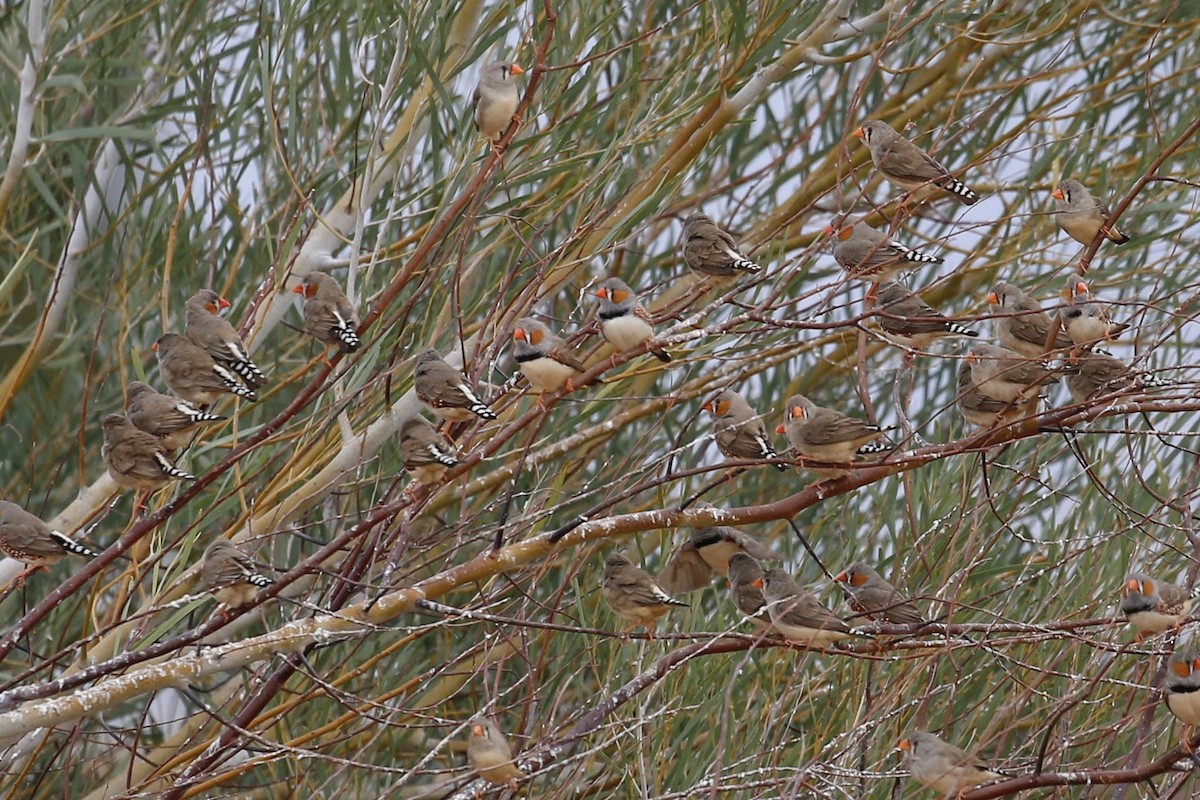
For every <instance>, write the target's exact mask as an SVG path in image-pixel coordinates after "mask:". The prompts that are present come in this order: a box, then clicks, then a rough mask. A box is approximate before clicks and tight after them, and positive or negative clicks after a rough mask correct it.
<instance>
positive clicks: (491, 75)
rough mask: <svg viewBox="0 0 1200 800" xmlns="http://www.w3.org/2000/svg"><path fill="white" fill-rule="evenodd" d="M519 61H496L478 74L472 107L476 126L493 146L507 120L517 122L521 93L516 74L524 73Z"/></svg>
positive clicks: (501, 136) (502, 136)
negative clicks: (516, 62) (518, 88)
mask: <svg viewBox="0 0 1200 800" xmlns="http://www.w3.org/2000/svg"><path fill="white" fill-rule="evenodd" d="M524 74H525V70H524V69H522V67H521V65H520V64H514V63H512V62H509V61H496V62H494V63H491V64H488V65H487V66H486V67H484V68H483V69H482V70H481V71H480V73H479V84H478V85H477V86H476V87H475V95H474V97H473V98H472V100H471V105H472V106H473V107H474V109H475V127H476V128H477V129H479V132H480V133H482V134H483V135H484V136H486V137H488V139H490V140H491V142H492V144H493V145H495V144H496V143H497V142H499V141H500V140H501V139H502V138H504V132H505V131H506V130H508V126H509V123H511V122H517V123H520V121H521V120H520V119H518V118H517V117H516V113H517V106H518V105H519V104H520V102H521V94H520V92H519V91H518V90H517V81H516V77H517V76H518V75H524Z"/></svg>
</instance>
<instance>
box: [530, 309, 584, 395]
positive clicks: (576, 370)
mask: <svg viewBox="0 0 1200 800" xmlns="http://www.w3.org/2000/svg"><path fill="white" fill-rule="evenodd" d="M513 357H514V358H515V359H516V361H517V367H518V368H519V369H520V370H521V374H522V375H524V376H525V378H526V379H527V380H528V381H529V385H530V386H532V387H533V388H534V389H537V390H538V392H541V393H543V394H544V393H545V392H554V391H558V390H559V389H561V388H563V387H564V386H566V387H567V391H568V392H573V391H575V383H574V381H575V379H576V378H578V377H579V376H580V375H581V374H583V373H584V372H586V371H587V367H585V366H584V365H583V363H582V362H580V361H579V359H578V358H576V357H575V356H574V355H573V354H572V353H571V351H570V349H569V348H568V347H567V343H566V342H564V341H563V340H562V339H560V338H558V337H557V336H555V335H554V333H552V332H551V330H550V329H549V328H547V327H546V326H545V325H543V324H542V323H540V322H538V321H537V320H536V319H532V318H530V317H521V318H520V319H519V320H517V324H516V326H515V327H514V328H513ZM539 403H540V400H539Z"/></svg>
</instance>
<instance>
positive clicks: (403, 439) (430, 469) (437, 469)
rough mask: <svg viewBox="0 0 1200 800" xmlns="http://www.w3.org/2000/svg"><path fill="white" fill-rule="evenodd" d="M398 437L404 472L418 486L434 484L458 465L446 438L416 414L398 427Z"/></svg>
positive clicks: (456, 457)
mask: <svg viewBox="0 0 1200 800" xmlns="http://www.w3.org/2000/svg"><path fill="white" fill-rule="evenodd" d="M399 435H400V458H401V459H403V460H404V470H405V472H410V473H412V476H413V480H415V481H416V482H417V483H436V482H438V481H440V480H441V479H442V477H443V476H444V475H445V474H446V470H448V469H449V468H450V467H454V466H457V465H458V456H457V455H456V454H455V453H454V451H453V450H452V449H451V447H450V446H449V444H448V443H447V442H446V439H445V437H443V436H442V435H441V434H440V433H438V432H437V431H436V430H434V428H433V426H432V425H430V424H429V423H428V422H427V421H426V420H425V418H424V417H422V416H420V415H419V414H418V415H414V416H411V417H409V418H408V419H406V420H404V422H402V423H401V424H400V434H399Z"/></svg>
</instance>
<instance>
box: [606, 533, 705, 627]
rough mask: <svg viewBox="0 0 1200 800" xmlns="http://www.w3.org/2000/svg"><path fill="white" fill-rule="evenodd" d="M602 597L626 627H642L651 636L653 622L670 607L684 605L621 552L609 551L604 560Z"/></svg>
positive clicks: (660, 617) (662, 615)
mask: <svg viewBox="0 0 1200 800" xmlns="http://www.w3.org/2000/svg"><path fill="white" fill-rule="evenodd" d="M602 591H603V594H604V599H605V600H606V601H608V607H609V608H611V609H612V610H613V613H614V614H616V615H617V616H618V617H620V618H621V619H622V620H623V621H624V622H625V628H636V627H638V626H643V627H645V628H646V633H647V634H649V635H650V636H651V637H653V636H654V626H655V624H656V623H657V622H658V621H659V620H660V619H662V618H663V617H664V616H666V613H667V612H668V611H670V610H671V606H682V607H684V608H686V607H687V603H685V602H683V601H682V600H676V599H675V598H673V597H671V595H669V594H667V592H666V590H665V589H663V588H662V587H661V586H659V585H658V581H656V580H654V578H652V577H651V576H650V573H648V572H646V571H645V570H644V569H642V568H641V567H635V566H634V565H633V562H632V561H630V560H629V559H628V558H626V557H625V556H623V555H621V554H620V553H612V554H610V555H609V556H608V558H607V559H605V561H604V581H603V584H602Z"/></svg>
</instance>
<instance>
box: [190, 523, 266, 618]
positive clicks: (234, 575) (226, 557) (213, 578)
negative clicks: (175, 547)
mask: <svg viewBox="0 0 1200 800" xmlns="http://www.w3.org/2000/svg"><path fill="white" fill-rule="evenodd" d="M200 585H201V587H202V588H203V589H204V590H205V591H208V592H212V593H213V596H214V597H216V598H217V602H219V603H224V604H225V605H227V606H229V607H230V608H241V607H242V606H248V605H250V604H251V603H253V602H254V601H255V600H257V599H258V590H259V589H264V588H266V587H268V586H270V585H271V579H270V578H267V577H265V576H263V575H261V574H260V573H259V572H258V570H257V569H256V568H255V565H254V560H253V559H252V558H250V556H248V555H246V554H245V553H244V552H242V549H241V548H240V547H238V546H237V545H236V544H234V543H233V542H231V541H229V540H228V539H226V538H224V537H217V538H216V539H214V540H213V541H212V543H211V544H210V545H209V546H208V547H207V548H205V550H204V561H203V563H202V564H201V565H200Z"/></svg>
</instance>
